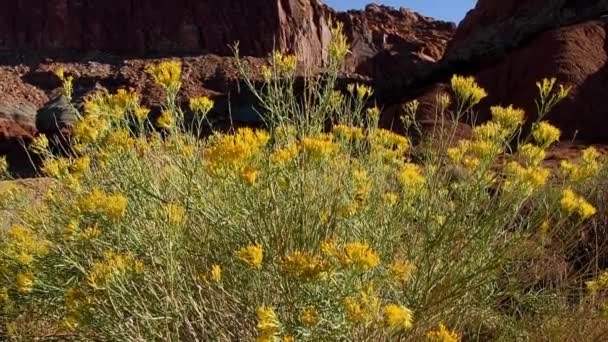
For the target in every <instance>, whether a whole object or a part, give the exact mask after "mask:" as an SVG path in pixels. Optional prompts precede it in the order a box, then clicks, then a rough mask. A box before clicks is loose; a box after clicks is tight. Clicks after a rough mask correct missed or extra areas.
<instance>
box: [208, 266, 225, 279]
mask: <svg viewBox="0 0 608 342" xmlns="http://www.w3.org/2000/svg"><path fill="white" fill-rule="evenodd" d="M209 273H210V274H211V280H213V281H214V282H216V283H219V282H220V281H222V267H221V266H220V265H217V264H215V265H212V266H211V271H210V272H209Z"/></svg>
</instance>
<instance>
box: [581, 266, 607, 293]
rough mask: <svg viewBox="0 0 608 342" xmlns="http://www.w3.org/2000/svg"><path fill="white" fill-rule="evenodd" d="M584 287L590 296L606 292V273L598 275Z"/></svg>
mask: <svg viewBox="0 0 608 342" xmlns="http://www.w3.org/2000/svg"><path fill="white" fill-rule="evenodd" d="M585 285H586V286H587V290H589V291H590V292H591V293H592V294H595V293H597V292H599V291H603V290H608V271H604V272H602V273H600V275H599V276H598V277H597V278H596V279H595V280H590V281H587V282H585Z"/></svg>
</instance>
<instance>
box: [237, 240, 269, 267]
mask: <svg viewBox="0 0 608 342" xmlns="http://www.w3.org/2000/svg"><path fill="white" fill-rule="evenodd" d="M237 256H238V257H239V259H241V261H243V262H244V263H245V264H247V265H248V266H249V267H251V268H257V269H260V268H262V261H263V260H264V247H263V246H262V245H260V244H256V245H249V246H246V247H243V248H241V249H240V250H239V251H238V252H237Z"/></svg>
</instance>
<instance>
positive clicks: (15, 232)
mask: <svg viewBox="0 0 608 342" xmlns="http://www.w3.org/2000/svg"><path fill="white" fill-rule="evenodd" d="M48 247H49V242H48V241H45V240H43V239H41V238H39V237H38V236H37V235H36V234H35V233H34V231H33V230H31V229H30V228H27V227H25V226H23V225H20V224H15V225H13V226H11V227H10V228H9V229H8V231H7V245H6V246H5V247H4V249H5V251H4V252H5V253H6V254H7V255H8V256H9V257H11V258H13V259H14V260H15V261H16V262H17V263H19V264H21V265H24V266H27V265H30V264H31V263H32V262H33V261H34V257H39V256H45V255H47V254H48V250H49V248H48Z"/></svg>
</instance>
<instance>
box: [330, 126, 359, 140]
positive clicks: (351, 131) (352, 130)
mask: <svg viewBox="0 0 608 342" xmlns="http://www.w3.org/2000/svg"><path fill="white" fill-rule="evenodd" d="M332 132H333V134H334V135H335V136H336V137H337V138H338V139H343V140H346V141H361V140H363V137H364V135H363V129H362V128H361V127H355V126H347V125H336V126H334V128H333V130H332Z"/></svg>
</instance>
